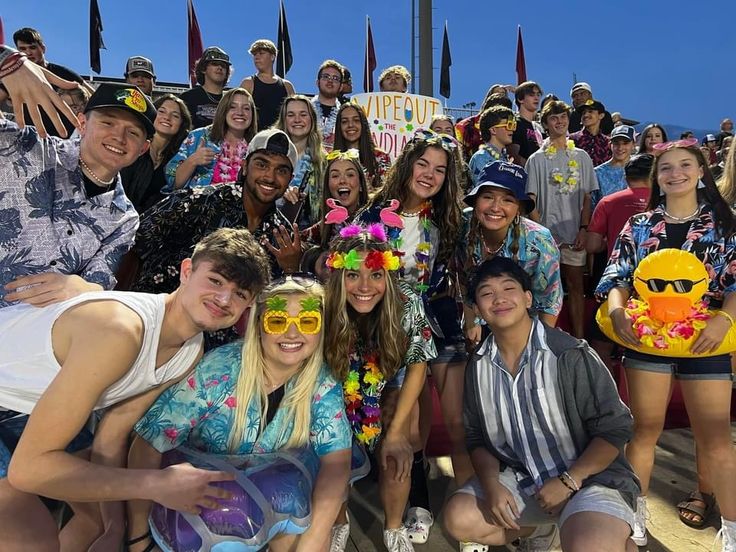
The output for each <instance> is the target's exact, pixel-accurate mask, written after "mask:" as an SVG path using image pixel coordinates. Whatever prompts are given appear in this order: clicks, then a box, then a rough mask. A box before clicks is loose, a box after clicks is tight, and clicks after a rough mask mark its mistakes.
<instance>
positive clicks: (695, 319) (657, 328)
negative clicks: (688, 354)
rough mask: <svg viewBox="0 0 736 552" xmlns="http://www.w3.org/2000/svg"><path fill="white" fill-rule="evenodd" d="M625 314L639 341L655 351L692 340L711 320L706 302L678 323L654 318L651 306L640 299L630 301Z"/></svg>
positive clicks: (698, 305)
mask: <svg viewBox="0 0 736 552" xmlns="http://www.w3.org/2000/svg"><path fill="white" fill-rule="evenodd" d="M625 312H626V317H627V318H629V320H631V322H632V326H633V330H634V334H635V335H636V336H637V337H638V338H639V341H641V343H642V344H643V345H646V346H647V347H650V348H655V349H669V348H670V347H672V346H675V345H678V344H681V343H682V342H683V341H690V340H692V339H693V337H694V335H695V333H696V332H699V331H700V330H702V329H703V328H705V325H706V322H707V321H708V320H710V318H711V313H710V312H709V311H708V304H707V303H706V302H705V301H699V302H697V303H696V304H695V305H694V306H693V307H692V308H691V309H690V314H688V316H687V317H685V319H684V320H680V321H678V322H662V321H660V320H656V319H654V318H652V315H651V312H650V310H649V305H647V303H645V302H644V301H641V300H639V299H629V302H628V304H627V305H626V311H625Z"/></svg>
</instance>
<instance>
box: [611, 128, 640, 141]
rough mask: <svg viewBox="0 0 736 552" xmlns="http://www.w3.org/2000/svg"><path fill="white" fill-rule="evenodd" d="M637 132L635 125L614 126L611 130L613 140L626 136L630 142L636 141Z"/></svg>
mask: <svg viewBox="0 0 736 552" xmlns="http://www.w3.org/2000/svg"><path fill="white" fill-rule="evenodd" d="M635 132H636V131H635V130H634V127H630V126H628V125H620V126H617V127H614V128H613V130H612V131H611V140H613V139H614V138H626V139H627V140H628V141H629V142H634V141H635V140H634V137H635Z"/></svg>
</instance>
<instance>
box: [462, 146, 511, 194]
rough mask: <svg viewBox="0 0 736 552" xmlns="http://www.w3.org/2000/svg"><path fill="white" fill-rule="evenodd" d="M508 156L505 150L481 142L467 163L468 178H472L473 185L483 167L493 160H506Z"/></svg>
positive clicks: (476, 182) (475, 183)
mask: <svg viewBox="0 0 736 552" xmlns="http://www.w3.org/2000/svg"><path fill="white" fill-rule="evenodd" d="M508 160H509V157H508V155H506V150H505V149H503V150H497V149H496V148H495V147H493V146H492V145H490V144H483V145H482V146H481V147H480V148H479V149H478V151H476V152H475V153H474V154H473V157H471V158H470V162H469V163H468V168H469V169H470V178H471V179H472V180H473V186H476V185H477V184H478V177H479V176H480V173H481V171H482V170H483V167H485V166H486V165H488V164H489V163H493V162H494V161H508Z"/></svg>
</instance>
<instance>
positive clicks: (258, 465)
mask: <svg viewBox="0 0 736 552" xmlns="http://www.w3.org/2000/svg"><path fill="white" fill-rule="evenodd" d="M181 462H190V463H191V464H192V465H194V466H197V467H200V468H205V469H212V470H221V471H227V472H231V473H235V474H236V477H237V478H236V479H235V480H234V481H222V482H218V483H215V485H216V486H219V487H222V488H225V489H227V490H228V491H230V492H231V493H233V498H232V499H230V500H224V501H220V503H221V504H222V507H221V508H220V509H218V510H208V509H205V510H203V511H202V513H201V514H200V515H192V514H185V513H182V512H177V511H174V510H169V509H167V508H164V507H163V506H161V505H159V504H154V506H153V509H152V510H151V517H150V519H149V524H150V526H151V532H152V533H153V536H154V539H155V540H156V543H157V544H158V545H159V547H161V549H162V550H164V552H199V551H204V552H207V551H212V552H250V551H256V550H260V549H261V548H263V547H264V546H265V545H266V543H268V541H269V540H270V539H271V538H273V537H274V536H275V535H277V534H279V533H292V534H298V533H303V532H304V531H306V529H307V528H308V527H309V524H310V521H311V496H312V486H313V484H314V480H315V478H316V476H317V472H318V471H319V458H318V457H317V455H316V454H315V453H314V452H313V451H312V449H311V448H306V449H303V450H289V451H281V452H277V453H270V454H251V455H246V456H219V455H213V454H206V453H202V452H198V451H195V450H192V449H185V448H179V449H176V450H173V451H170V452H169V453H167V454H166V455H164V465H171V464H179V463H181Z"/></svg>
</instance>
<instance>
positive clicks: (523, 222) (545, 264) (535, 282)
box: [458, 209, 563, 315]
mask: <svg viewBox="0 0 736 552" xmlns="http://www.w3.org/2000/svg"><path fill="white" fill-rule="evenodd" d="M472 215H473V211H472V209H466V210H465V211H464V212H463V232H462V233H461V236H463V238H462V240H463V241H462V243H461V244H460V245H459V247H458V253H459V255H460V256H461V260H460V261H459V265H460V266H464V267H465V270H464V271H462V275H463V277H464V278H461V279H467V274H469V273H470V271H471V270H472V269H473V267H476V266H478V265H479V264H480V263H482V262H483V261H484V260H485V258H486V254H485V252H484V246H483V243H482V241H481V240H476V243H475V244H473V246H472V248H471V249H470V251H471V253H470V258H468V246H469V245H470V244H468V239H469V238H470V221H471V219H472ZM514 239H515V238H514V234H513V232H512V230H511V229H509V231H508V234H507V235H506V241H505V242H504V244H503V247H502V248H501V250H500V251H499V252H498V255H499V256H501V257H508V258H509V259H515V260H516V261H517V262H518V263H519V265H520V266H521V268H523V269H524V271H525V272H526V273H527V274H529V276H531V280H532V308H534V309H535V310H536V311H538V312H543V313H547V314H552V315H558V314H560V310H562V295H563V294H562V285H561V279H560V250H559V249H558V248H557V244H555V240H554V238H553V237H552V234H550V232H549V230H547V228H545V227H544V226H542V225H541V224H537V223H536V222H534V221H532V220H529V219H528V218H526V217H521V218H520V219H519V237H518V242H517V244H516V247H514ZM514 249H516V250H517V252H516V255H514V253H513V251H514ZM466 285H467V283H466Z"/></svg>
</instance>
